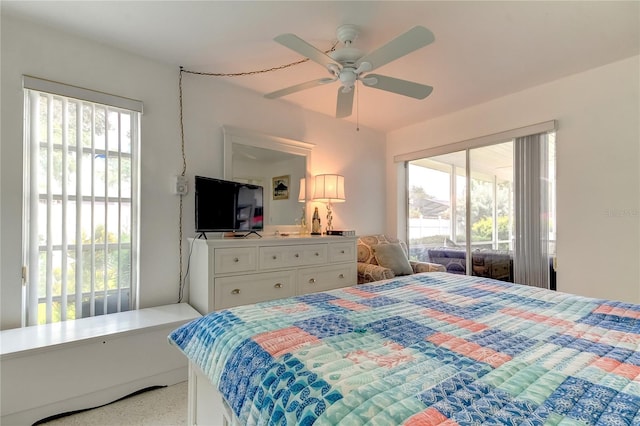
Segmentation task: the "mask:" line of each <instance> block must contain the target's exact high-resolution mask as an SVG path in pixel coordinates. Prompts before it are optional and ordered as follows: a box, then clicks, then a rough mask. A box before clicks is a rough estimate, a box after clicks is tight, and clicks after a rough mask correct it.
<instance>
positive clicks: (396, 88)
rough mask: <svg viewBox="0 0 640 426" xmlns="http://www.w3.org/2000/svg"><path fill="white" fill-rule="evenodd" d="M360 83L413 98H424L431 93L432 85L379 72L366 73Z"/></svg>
mask: <svg viewBox="0 0 640 426" xmlns="http://www.w3.org/2000/svg"><path fill="white" fill-rule="evenodd" d="M361 80H362V84H364V85H365V86H367V87H373V88H374V89H380V90H386V91H387V92H392V93H397V94H399V95H404V96H409V97H411V98H415V99H424V98H426V97H427V96H429V95H430V94H431V92H432V91H433V87H431V86H427V85H425V84H420V83H414V82H413V81H407V80H401V79H399V78H393V77H387V76H385V75H379V74H367V76H366V77H364V78H362V79H361Z"/></svg>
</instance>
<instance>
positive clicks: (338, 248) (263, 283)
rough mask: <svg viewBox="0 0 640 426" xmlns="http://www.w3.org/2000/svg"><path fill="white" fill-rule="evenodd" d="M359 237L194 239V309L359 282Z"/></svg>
mask: <svg viewBox="0 0 640 426" xmlns="http://www.w3.org/2000/svg"><path fill="white" fill-rule="evenodd" d="M356 241H357V237H338V236H335V237H334V236H317V237H307V238H302V237H272V238H269V237H264V238H246V239H245V238H243V239H237V238H236V239H210V240H203V239H196V240H195V241H194V240H191V241H190V244H191V243H193V249H192V253H191V265H190V268H191V272H190V277H191V278H190V287H189V304H190V305H191V306H193V307H194V308H196V309H197V310H198V311H199V312H200V313H201V314H203V315H204V314H206V313H208V312H211V311H214V310H220V309H226V308H230V307H233V306H238V305H246V304H249V303H256V302H262V301H265V300H273V299H280V298H283V297H290V296H296V295H301V294H306V293H314V292H317V291H325V290H332V289H335V288H340V287H347V286H351V285H355V284H356V283H357V267H356Z"/></svg>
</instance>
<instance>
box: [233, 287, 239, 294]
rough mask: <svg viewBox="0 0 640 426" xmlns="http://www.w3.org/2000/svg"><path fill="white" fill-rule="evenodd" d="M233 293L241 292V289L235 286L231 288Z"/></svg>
mask: <svg viewBox="0 0 640 426" xmlns="http://www.w3.org/2000/svg"><path fill="white" fill-rule="evenodd" d="M231 294H240V289H239V288H234V289H233V290H231Z"/></svg>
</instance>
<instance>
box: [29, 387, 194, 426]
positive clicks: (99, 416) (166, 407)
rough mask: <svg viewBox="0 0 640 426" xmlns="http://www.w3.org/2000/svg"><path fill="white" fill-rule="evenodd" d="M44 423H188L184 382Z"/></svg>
mask: <svg viewBox="0 0 640 426" xmlns="http://www.w3.org/2000/svg"><path fill="white" fill-rule="evenodd" d="M40 424H43V425H47V426H61V425H62V426H64V425H82V426H133V425H145V426H165V425H166V426H178V425H186V424H187V382H182V383H178V384H176V385H173V386H168V387H164V388H160V389H154V390H150V391H147V392H143V393H140V394H137V395H134V396H130V397H128V398H125V399H122V400H120V401H116V402H113V403H111V404H107V405H104V406H102V407H98V408H94V409H92V410H87V411H82V412H80V413H76V414H72V415H69V416H65V417H60V418H58V419H55V420H50V421H48V422H45V423H40Z"/></svg>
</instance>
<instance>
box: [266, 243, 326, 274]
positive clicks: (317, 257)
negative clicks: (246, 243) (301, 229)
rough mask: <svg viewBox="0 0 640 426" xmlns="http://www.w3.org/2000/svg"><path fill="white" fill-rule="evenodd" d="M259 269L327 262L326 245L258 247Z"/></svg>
mask: <svg viewBox="0 0 640 426" xmlns="http://www.w3.org/2000/svg"><path fill="white" fill-rule="evenodd" d="M259 256H260V269H275V268H289V267H297V266H308V265H318V264H323V263H326V262H327V245H326V244H308V245H296V246H273V247H260V255H259Z"/></svg>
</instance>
